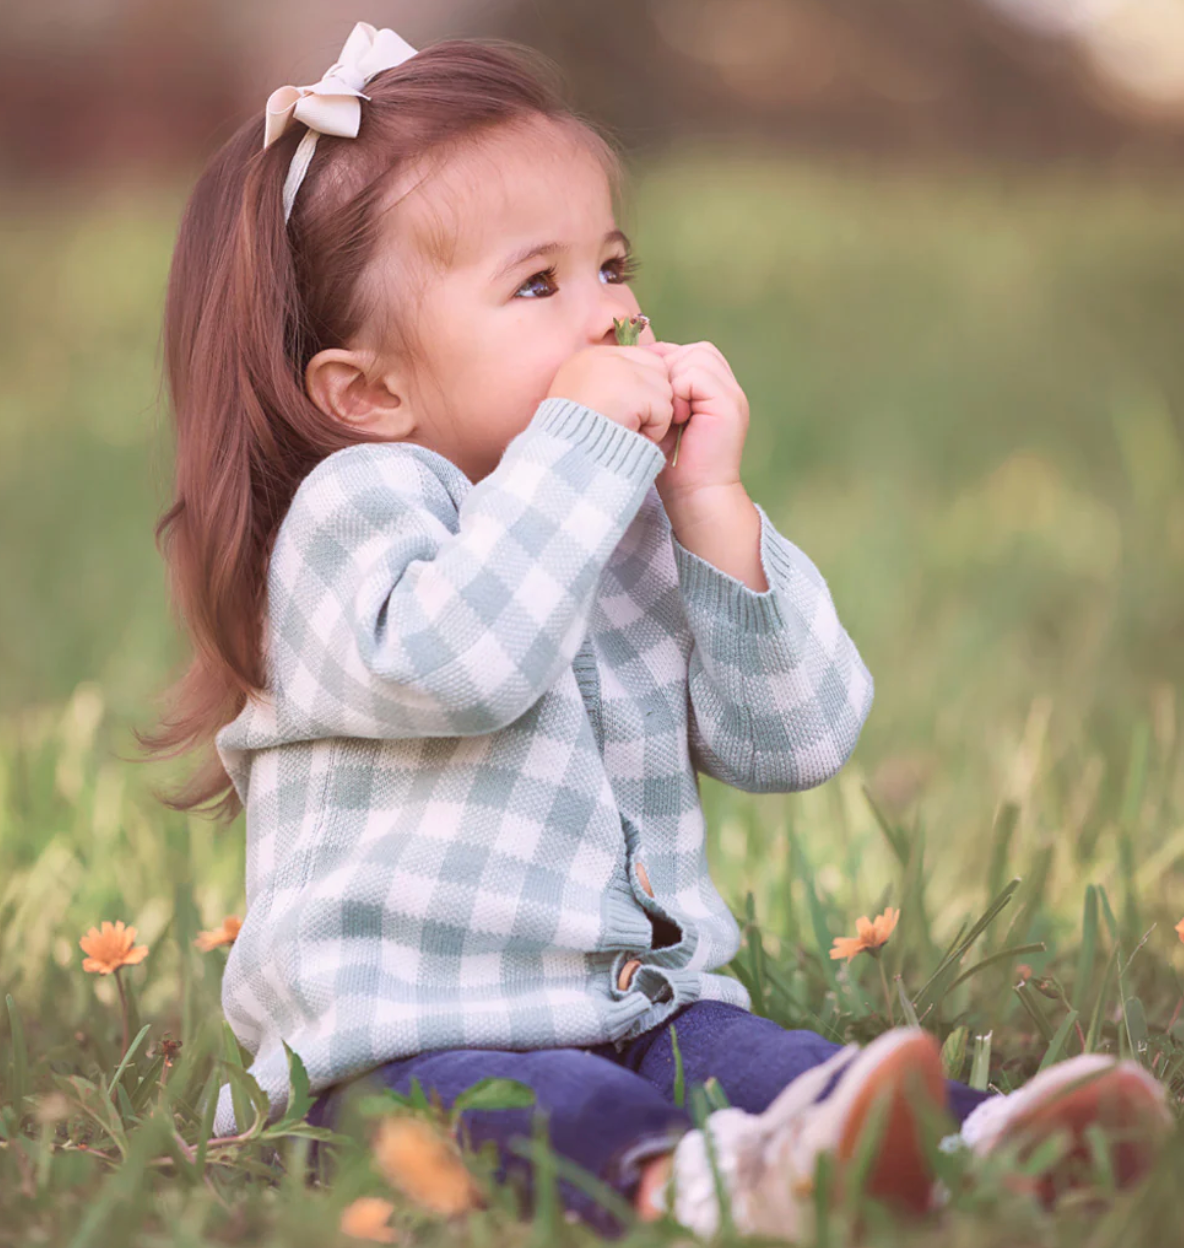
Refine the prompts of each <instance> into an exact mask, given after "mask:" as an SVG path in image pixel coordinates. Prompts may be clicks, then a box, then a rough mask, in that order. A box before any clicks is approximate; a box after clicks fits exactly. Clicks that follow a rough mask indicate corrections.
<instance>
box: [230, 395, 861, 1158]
mask: <svg viewBox="0 0 1184 1248" xmlns="http://www.w3.org/2000/svg"><path fill="white" fill-rule="evenodd" d="M663 463H664V460H663V457H662V453H661V451H660V450H659V449H658V448H657V446H655V445H654V444H653V443H652V442H650V441H649V440H648V439H646V438H644V437H642V436H641V435H639V434H637V433H634V432H633V431H632V430H629V429H625V428H624V427H622V426H620V425H616V424H614V423H612V422H611V421H609V420H608V419H607V418H606V417H604V416H602V415H601V414H600V413H598V412H596V411H593V410H592V409H590V408H586V407H582V406H580V405H579V404H576V403H571V402H567V401H565V400H559V399H549V400H547V401H546V402H544V403H543V404H542V405H541V406H540V407H539V409H538V411H537V412H536V413H535V415H534V417H533V419H532V420H531V423H530V424H529V426H528V427H527V428H526V429H525V430H524V431H523V432H522V433H521V434H519V435H518V436H517V437H516V438H514V439H513V440H512V441H511V442H510V444H509V446H508V447H507V449H506V452H505V454H504V456H503V458H502V461H501V463H500V464H499V466H498V468H497V469H496V470H495V471H494V472H493V473H491V474H490V475H489V476H488V477H486V478H485V479H484V480H482V481H481V482H479V483H478V484H477V485H475V486H474V485H473V484H472V483H471V482H470V481H469V480H468V478H466V477H465V476H464V474H463V473H462V472H461V471H460V470H459V469H457V468H456V467H455V466H454V465H453V464H452V463H450V462H449V461H448V460H447V459H445V458H444V457H443V456H441V455H438V454H436V453H435V452H434V451H430V450H427V449H426V448H423V447H418V446H415V445H412V444H409V443H385V444H377V445H375V444H366V445H361V446H353V447H349V448H347V449H345V450H342V451H338V452H337V453H336V454H334V455H331V456H330V457H329V458H328V459H326V460H325V461H324V462H323V463H321V464H319V465H318V466H317V467H316V468H315V469H314V470H313V472H311V473H310V474H309V476H308V477H307V478H306V480H305V481H304V482H303V483H302V484H301V486H300V489H299V490H298V491H297V493H296V496H295V498H294V500H293V502H292V505H291V508H290V510H289V512H288V514H287V516H286V517H285V519H284V522H283V525H282V526H281V528H280V532H279V534H278V537H277V540H276V544H275V548H274V551H273V554H272V559H271V564H270V569H269V580H268V595H269V597H268V602H269V612H268V629H267V637H266V658H267V670H268V677H269V679H268V690H267V693H266V695H265V696H262V697H259V698H257V699H253V700H251V701H250V702H249V703H248V704H247V706H246V707H245V709H244V710H243V712H242V713H241V714H240V715H239V717H238V718H237V719H236V720H234V722H233V723H231V724H229V725H227V726H226V727H225V728H223V729H222V731H221V732H220V733H219V734H218V737H217V746H218V750H219V754H220V756H221V758H222V761H223V763H224V765H225V766H226V769H227V771H228V773H229V775H230V777H231V779H232V780H233V782H234V785H235V788H236V789H237V791H238V793H239V795H240V796H241V797H242V799H243V802H244V805H245V807H246V819H247V880H246V888H247V914H246V919H245V922H244V924H243V927H242V930H241V932H240V933H239V936H238V939H237V941H236V942H235V944H234V946H233V948H232V950H231V953H230V957H229V960H228V962H227V966H226V974H225V978H224V981H223V994H222V1000H223V1007H224V1009H225V1013H226V1017H227V1019H228V1020H229V1022H230V1024H231V1026H232V1027H233V1028H234V1031H235V1033H236V1034H237V1035H238V1037H239V1038H240V1040H241V1041H242V1042H243V1044H244V1045H245V1046H246V1047H247V1048H248V1049H250V1050H251V1051H252V1053H253V1054H254V1055H255V1059H254V1063H253V1065H252V1066H251V1073H252V1074H253V1075H254V1076H255V1078H256V1079H257V1080H258V1081H259V1084H260V1086H261V1087H262V1088H263V1090H264V1091H265V1092H266V1093H267V1095H268V1098H269V1100H270V1101H271V1105H272V1110H273V1114H278V1113H279V1112H280V1111H281V1110H282V1108H283V1106H284V1103H285V1101H286V1096H287V1064H286V1059H285V1055H284V1051H283V1045H282V1044H281V1037H282V1038H283V1039H284V1040H286V1041H287V1043H288V1044H289V1045H290V1046H291V1047H292V1048H293V1049H294V1050H295V1051H296V1052H297V1053H299V1054H300V1056H301V1058H302V1059H303V1061H304V1063H305V1066H306V1067H307V1069H308V1072H309V1075H310V1078H311V1082H312V1087H313V1090H314V1091H316V1090H319V1089H321V1088H324V1087H327V1086H328V1085H330V1084H333V1083H336V1082H339V1081H340V1080H343V1079H345V1078H348V1077H349V1076H351V1075H354V1074H358V1073H361V1072H362V1071H365V1070H368V1069H371V1068H373V1067H375V1066H377V1065H380V1064H381V1063H383V1062H384V1061H388V1060H391V1059H394V1058H398V1057H403V1056H407V1055H409V1054H412V1053H416V1052H421V1051H423V1050H426V1049H438V1048H455V1047H476V1048H481V1047H484V1048H512V1049H533V1048H548V1047H555V1046H561V1045H591V1044H596V1043H603V1042H606V1041H624V1040H626V1039H628V1038H630V1037H632V1036H635V1035H637V1034H639V1033H640V1032H643V1031H646V1030H648V1029H650V1028H652V1027H654V1026H656V1025H657V1024H658V1023H660V1022H661V1020H662V1019H663V1018H665V1017H666V1016H667V1015H669V1014H670V1013H671V1012H672V1011H673V1010H675V1009H677V1008H678V1007H679V1006H681V1005H684V1004H686V1003H688V1002H690V1001H694V1000H698V999H704V998H716V999H721V1000H724V1001H729V1002H732V1003H735V1004H737V1005H740V1006H743V1007H747V1006H748V1004H749V1003H748V999H747V996H746V994H745V992H744V989H743V987H742V986H741V985H740V984H739V982H738V981H736V980H735V979H732V978H731V977H729V976H726V975H720V974H714V973H712V972H713V971H715V970H717V969H718V968H720V967H722V966H723V965H725V964H726V963H727V962H728V961H730V959H731V958H732V957H733V956H734V955H735V953H736V951H737V948H738V946H739V939H740V938H739V932H738V929H737V925H736V921H735V919H734V918H733V916H732V914H731V912H730V911H729V909H728V907H727V906H726V905H725V903H724V901H723V899H722V898H721V897H720V895H719V893H718V892H717V891H716V889H715V888H714V886H713V885H712V882H711V877H710V875H709V873H708V869H707V861H706V857H705V852H704V826H703V813H702V808H701V806H700V803H699V796H698V788H697V785H696V782H695V772H696V771H702V772H706V773H707V774H709V775H711V776H715V777H716V778H718V779H720V780H722V781H725V782H726V783H728V784H731V785H735V786H736V787H738V788H742V789H747V790H749V791H752V792H778V791H789V790H797V789H803V788H807V787H809V786H811V785H815V784H818V783H820V782H821V781H823V780H825V779H827V778H828V777H829V776H831V775H833V774H834V773H835V772H836V771H837V770H838V769H839V767H840V766H841V765H842V764H843V762H844V761H845V759H846V758H847V756H848V754H849V753H850V751H851V749H852V748H853V746H854V744H855V741H856V738H857V737H858V735H859V732H860V728H861V727H862V724H863V721H864V719H865V717H866V715H867V712H868V710H869V707H870V704H871V698H872V681H871V677H870V676H869V675H868V672H867V670H866V668H865V667H864V665H863V663H862V661H861V660H860V658H859V655H858V653H857V652H856V650H855V647H854V646H853V645H852V643H851V641H850V639H849V638H848V637H847V634H846V633H845V632H844V630H843V628H842V626H841V625H840V623H839V621H838V618H837V617H836V615H835V611H834V606H833V604H832V602H831V598H830V595H829V593H828V592H827V588H826V584H825V582H824V581H823V579H822V577H821V576H820V575H819V573H818V571H817V569H816V568H815V567H814V565H813V564H812V563H811V562H810V560H809V559H807V558H806V556H805V555H804V554H802V553H801V551H799V550H798V549H797V548H796V547H795V546H793V545H792V544H791V543H790V542H788V541H787V540H786V539H785V538H784V537H782V536H781V535H780V534H779V533H778V532H777V531H776V529H775V528H774V527H773V525H772V523H771V522H770V521H769V518H768V516H767V515H766V514H765V512H764V511H763V510H762V509H760V508H759V507H758V511H759V512H760V517H761V539H760V541H761V546H760V549H761V558H762V561H763V564H764V568H765V574H766V576H767V577H768V580H769V584H770V589H769V591H768V592H766V593H764V594H758V593H756V592H755V591H753V590H751V589H749V588H748V587H747V586H745V585H743V584H742V583H741V582H739V581H736V580H734V579H733V578H732V577H729V576H727V575H726V574H725V573H723V572H721V571H720V570H719V569H717V568H715V567H714V566H712V565H711V564H709V563H707V562H705V561H704V560H702V559H700V558H699V557H698V556H696V555H694V554H692V553H691V552H690V551H688V550H686V549H685V548H684V547H683V546H682V545H681V544H680V543H679V542H678V541H677V539H676V538H675V537H674V535H673V533H672V530H671V527H670V524H669V521H668V519H667V517H666V513H665V511H664V509H663V507H662V503H661V500H660V498H659V496H658V493H657V490H656V488H654V486H653V481H654V478H655V477H656V476H657V474H658V472H659V471H660V470H661V468H662V466H663ZM638 862H641V863H643V864H644V867H645V874H646V876H648V881H649V883H650V886H651V888H652V890H653V893H654V896H653V897H650V896H649V895H648V893H647V891H646V890H645V889H643V887H642V884H641V877H639V875H638V872H637V870H636V866H637V864H638ZM654 919H664V920H666V922H667V923H668V924H671V925H673V928H674V929H677V930H676V935H679V934H680V938H679V939H678V942H677V943H676V944H673V945H666V946H664V947H659V948H654V947H653V946H654V944H655V938H654V932H655V926H654V923H653V921H652V920H654ZM632 958H637V959H639V960H640V961H641V962H642V967H641V969H640V970H639V971H638V972H637V973H636V975H635V976H634V977H633V980H632V983H631V984H630V985H629V987H628V988H627V989H626V990H621V989H620V988H619V987H618V985H617V978H618V975H619V972H620V968H621V966H622V964H623V963H624V962H625V961H626V960H629V959H632ZM215 1128H216V1130H217V1131H218V1132H219V1133H220V1134H222V1133H227V1132H230V1131H232V1130H234V1129H235V1121H234V1114H233V1110H232V1108H231V1104H230V1096H229V1088H228V1087H224V1088H223V1089H222V1094H221V1096H220V1099H219V1104H218V1113H217V1118H216V1121H215Z"/></svg>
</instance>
